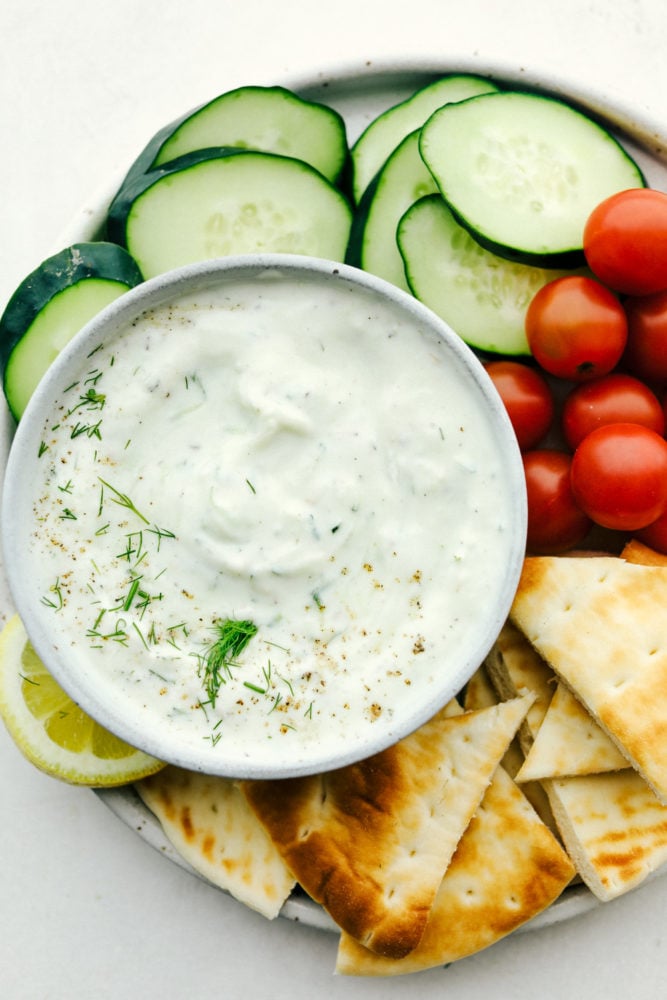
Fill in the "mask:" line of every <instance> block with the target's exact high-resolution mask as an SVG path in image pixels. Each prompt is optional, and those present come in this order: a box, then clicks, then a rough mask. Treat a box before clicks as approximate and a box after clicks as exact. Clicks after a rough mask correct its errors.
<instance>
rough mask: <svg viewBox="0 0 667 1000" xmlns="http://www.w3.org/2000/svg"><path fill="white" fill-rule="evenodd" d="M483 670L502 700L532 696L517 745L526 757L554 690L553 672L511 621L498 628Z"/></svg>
mask: <svg viewBox="0 0 667 1000" xmlns="http://www.w3.org/2000/svg"><path fill="white" fill-rule="evenodd" d="M485 667H486V670H487V672H488V675H489V678H490V680H491V683H492V684H493V686H494V688H495V690H496V692H497V694H498V696H499V697H500V698H501V699H502V700H503V701H506V700H507V699H508V698H516V697H518V696H519V695H521V694H525V693H526V692H527V691H530V692H531V694H533V695H534V696H535V700H534V702H533V704H532V705H531V707H530V708H529V710H528V713H527V714H526V718H525V720H524V721H523V722H522V723H521V727H520V729H519V734H518V740H519V745H520V746H521V749H522V751H523V752H524V754H527V753H528V751H529V750H530V748H531V746H532V745H533V740H534V739H535V736H536V734H537V732H538V730H539V728H540V726H541V725H542V720H543V718H544V716H545V715H546V712H547V709H548V708H549V704H550V703H551V699H552V697H553V693H554V691H555V688H556V678H555V675H554V672H553V670H552V669H551V667H550V666H549V665H548V664H547V663H545V662H544V660H543V659H542V657H541V656H540V655H539V653H538V652H537V651H536V650H535V649H534V648H533V647H532V646H531V644H530V643H529V642H528V640H527V639H526V637H525V636H524V635H523V634H522V633H521V632H520V631H519V629H518V628H516V627H515V626H514V625H512V623H511V622H506V624H505V625H504V626H503V628H502V629H501V631H500V635H499V636H498V638H497V639H496V641H495V643H494V644H493V646H492V647H491V650H490V652H489V654H488V656H487V658H486V661H485Z"/></svg>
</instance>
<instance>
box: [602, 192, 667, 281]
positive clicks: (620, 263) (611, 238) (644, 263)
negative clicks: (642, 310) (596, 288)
mask: <svg viewBox="0 0 667 1000" xmlns="http://www.w3.org/2000/svg"><path fill="white" fill-rule="evenodd" d="M584 255H585V257H586V262H587V264H588V266H589V267H590V269H591V271H592V272H593V274H594V275H595V276H596V277H597V278H599V280H600V281H601V282H602V283H603V284H605V285H608V287H609V288H613V289H614V290H615V291H617V292H622V293H624V294H625V295H651V294H652V293H653V292H661V291H663V290H664V289H667V194H664V193H663V192H662V191H655V190H653V189H651V188H631V189H630V190H627V191H619V192H618V193H617V194H613V195H611V197H609V198H605V200H604V201H603V202H601V203H600V204H599V205H598V206H597V207H596V208H594V209H593V211H592V212H591V214H590V216H589V218H588V220H587V222H586V225H585V226H584Z"/></svg>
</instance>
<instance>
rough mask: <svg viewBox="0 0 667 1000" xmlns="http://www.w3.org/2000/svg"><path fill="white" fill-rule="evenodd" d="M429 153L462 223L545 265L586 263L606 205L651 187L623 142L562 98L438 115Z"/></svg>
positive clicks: (480, 104)
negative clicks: (592, 219) (591, 220)
mask: <svg viewBox="0 0 667 1000" xmlns="http://www.w3.org/2000/svg"><path fill="white" fill-rule="evenodd" d="M420 149H421V154H422V156H423V157H424V161H425V163H426V164H427V166H428V167H429V169H430V170H431V172H432V174H433V176H434V177H435V179H436V181H437V183H438V187H439V188H440V191H441V193H442V195H443V197H444V198H445V200H446V201H447V203H448V204H449V207H450V208H451V210H452V211H453V212H454V214H455V215H456V217H457V218H458V220H459V222H460V223H461V224H462V225H464V226H465V227H466V228H467V229H469V230H470V232H471V233H472V234H473V235H474V237H475V239H476V240H477V241H478V242H479V243H481V244H482V245H483V246H485V247H486V248H487V249H489V250H492V251H493V252H494V253H497V254H499V255H501V256H504V257H508V258H510V259H513V260H520V261H524V262H526V263H532V264H538V265H542V266H546V267H571V266H577V265H578V264H580V263H583V248H582V234H583V230H584V225H585V222H586V219H587V218H588V216H589V215H590V213H591V211H592V210H593V208H595V206H596V205H597V204H599V202H601V201H602V200H603V199H604V198H606V197H607V196H608V195H610V194H613V193H614V192H616V191H620V190H623V189H624V188H634V187H643V186H645V181H644V177H643V175H642V172H641V170H640V168H639V166H638V165H637V164H636V163H635V162H634V160H633V159H632V158H631V157H630V156H629V155H628V153H627V152H626V151H625V150H624V149H623V148H622V146H621V145H620V143H619V142H617V140H616V139H615V138H614V137H613V136H612V135H610V134H609V132H607V131H606V130H605V129H603V128H602V127H601V126H600V125H598V124H597V123H596V122H594V121H593V120H592V119H591V118H589V117H588V116H586V115H584V114H582V113H581V112H579V111H576V110H575V109H574V108H572V107H571V106H569V105H567V104H564V103H563V102H562V101H559V100H556V99H554V98H550V97H544V96H540V95H537V94H531V93H523V92H520V91H509V92H503V93H497V94H485V95H482V96H480V97H472V98H470V99H469V100H467V101H462V102H461V103H459V104H448V105H446V106H445V107H443V108H441V109H440V110H438V111H436V112H435V113H434V114H433V115H432V116H431V118H430V119H429V120H428V121H427V122H426V124H425V125H424V127H423V129H422V135H421V144H420Z"/></svg>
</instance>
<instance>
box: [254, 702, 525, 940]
mask: <svg viewBox="0 0 667 1000" xmlns="http://www.w3.org/2000/svg"><path fill="white" fill-rule="evenodd" d="M530 701H531V699H530V698H520V699H514V700H513V701H511V702H506V703H504V704H502V705H494V706H492V707H490V708H486V709H483V710H481V711H478V712H468V713H464V712H463V711H462V709H461V708H460V707H459V706H458V704H457V703H455V702H452V703H450V705H449V706H446V707H445V709H443V710H442V711H440V712H439V713H438V714H437V715H436V716H435V717H434V718H433V719H432V720H431V721H430V722H427V723H426V724H425V725H424V726H422V727H421V728H420V729H418V730H417V731H416V732H414V733H412V734H411V735H409V736H407V737H406V738H405V739H403V740H401V741H400V742H399V743H397V744H395V745H394V746H392V747H389V748H387V749H386V750H384V751H382V752H381V753H378V754H376V755H374V756H373V757H370V758H368V759H366V760H363V761H360V762H359V763H357V764H353V765H349V766H347V767H344V768H340V769H338V770H335V771H331V772H328V773H326V774H320V775H313V776H309V777H302V778H294V779H285V780H282V781H279V782H275V781H273V782H271V781H250V782H244V783H243V789H244V791H245V794H246V796H247V798H248V801H249V802H250V804H251V806H252V808H253V809H254V810H255V812H256V814H257V816H258V818H259V819H260V821H261V822H262V823H263V824H264V826H265V827H266V830H267V832H268V833H269V835H270V837H271V838H272V840H273V842H274V843H275V845H276V846H277V848H278V849H279V850H280V852H281V854H282V856H283V858H284V860H285V862H286V864H287V865H288V867H289V868H290V870H291V871H292V873H293V874H294V876H295V878H296V879H297V880H298V882H299V883H300V885H301V886H302V888H303V889H304V890H305V891H306V892H307V893H308V894H309V895H310V896H311V897H312V898H313V899H314V900H315V901H316V902H318V903H320V904H321V905H322V906H323V907H324V908H325V909H326V910H327V911H328V913H329V914H330V915H331V917H333V919H334V920H335V922H336V923H337V924H338V925H339V927H341V928H342V929H343V930H345V931H347V932H348V933H349V934H350V935H351V936H352V937H354V938H355V939H357V940H359V941H360V942H362V943H363V944H364V945H365V946H366V947H367V948H369V949H371V950H372V951H375V952H377V953H379V954H383V955H387V956H391V957H393V958H400V957H403V956H404V955H406V954H408V953H409V952H410V951H412V950H413V949H414V948H415V947H416V946H417V945H418V943H419V941H420V939H421V936H422V934H423V933H424V928H425V927H426V922H427V920H428V915H429V912H430V909H431V906H432V904H433V900H434V898H435V895H436V892H437V890H438V887H439V885H440V882H441V879H442V876H443V873H444V871H445V869H446V868H447V866H448V864H449V862H450V860H451V858H452V855H453V854H454V851H455V849H456V845H457V844H458V842H459V840H460V838H461V836H462V834H463V832H464V830H465V829H466V827H467V826H468V823H469V822H470V819H471V817H472V815H473V814H474V812H475V810H476V809H477V807H478V806H479V803H480V801H481V799H482V797H483V795H484V792H485V791H486V789H487V787H488V785H489V783H490V781H491V778H492V776H493V773H494V771H495V770H496V767H497V766H498V763H499V761H500V760H501V758H502V756H503V754H504V753H505V751H506V749H507V747H508V745H509V743H510V741H511V740H512V738H513V736H514V734H515V733H516V730H517V728H518V726H519V724H520V722H521V720H522V719H523V717H524V716H525V713H526V711H527V709H528V706H529V705H530Z"/></svg>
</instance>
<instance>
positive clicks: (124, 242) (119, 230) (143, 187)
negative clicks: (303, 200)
mask: <svg viewBox="0 0 667 1000" xmlns="http://www.w3.org/2000/svg"><path fill="white" fill-rule="evenodd" d="M246 157H247V158H254V159H255V160H258V159H261V160H263V161H266V162H267V164H271V163H272V162H274V161H275V162H276V163H277V164H283V165H289V168H290V170H291V169H294V170H299V171H301V173H302V174H303V175H304V176H306V175H308V176H309V177H310V178H311V179H312V181H314V182H315V183H316V185H317V186H318V187H321V189H322V190H323V191H325V190H326V191H328V192H329V193H330V195H331V199H332V203H335V204H336V206H337V211H339V213H340V217H341V219H342V217H343V216H344V217H345V218H346V220H347V221H346V226H347V229H346V234H345V236H346V240H347V236H348V233H349V226H350V225H351V223H352V214H353V212H352V206H351V203H350V201H349V198H347V197H346V195H345V194H344V193H343V192H342V191H340V189H338V188H337V187H335V186H334V185H333V184H331V182H329V181H327V179H326V178H325V177H324V176H323V175H322V174H321V173H320V172H319V171H318V170H316V169H315V168H314V167H311V166H310V165H309V164H307V163H305V162H304V161H302V160H296V159H294V158H292V157H283V156H279V155H277V154H274V153H263V152H261V151H257V150H250V149H238V148H229V147H214V148H210V149H199V150H195V151H194V152H192V153H186V154H184V155H183V156H180V157H178V158H177V159H176V160H172V161H171V162H170V163H168V164H165V165H164V166H162V167H157V168H156V169H155V170H151V171H150V172H149V173H147V174H143V175H142V176H137V177H135V178H134V180H133V181H132V182H131V183H129V184H127V185H123V186H121V188H120V190H119V191H118V192H117V194H116V196H115V197H114V199H113V201H112V203H111V205H110V206H109V209H108V212H107V219H106V236H107V239H108V240H110V241H112V242H114V243H117V244H118V245H119V246H121V247H124V248H125V249H127V250H128V251H129V252H130V253H132V249H133V248H132V246H131V243H132V240H131V237H130V235H129V233H128V228H129V225H130V223H131V220H132V216H133V212H134V211H135V209H136V206H137V204H138V203H140V199H141V198H142V197H143V196H144V195H146V194H147V193H148V192H149V191H150V189H151V188H152V187H153V186H154V185H156V184H158V183H160V182H161V181H163V180H165V179H169V178H170V177H176V175H178V174H179V173H181V172H184V171H187V170H189V169H191V168H196V167H197V166H199V165H206V164H209V163H210V162H211V161H216V160H229V159H235V160H239V159H240V158H246ZM339 221H340V220H339ZM343 249H344V248H343ZM135 250H136V247H135ZM243 252H244V253H245V252H249V251H247V250H244V251H243ZM303 252H305V251H303ZM340 252H341V254H342V252H343V250H341V251H340ZM135 256H136V258H137V263H138V266H139V268H140V269H141V270H142V271H145V270H146V269H145V266H144V267H142V262H141V260H140V259H139V258H140V256H141V254H140V253H139V252H138V251H137V252H136V254H135ZM197 259H200V258H197ZM187 262H190V259H188V261H187ZM172 266H177V265H172ZM146 276H152V275H150V274H146V273H145V274H144V277H146Z"/></svg>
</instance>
